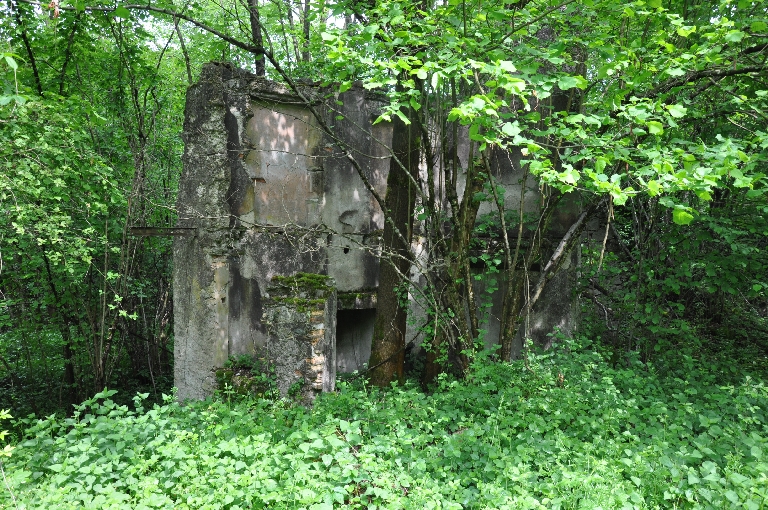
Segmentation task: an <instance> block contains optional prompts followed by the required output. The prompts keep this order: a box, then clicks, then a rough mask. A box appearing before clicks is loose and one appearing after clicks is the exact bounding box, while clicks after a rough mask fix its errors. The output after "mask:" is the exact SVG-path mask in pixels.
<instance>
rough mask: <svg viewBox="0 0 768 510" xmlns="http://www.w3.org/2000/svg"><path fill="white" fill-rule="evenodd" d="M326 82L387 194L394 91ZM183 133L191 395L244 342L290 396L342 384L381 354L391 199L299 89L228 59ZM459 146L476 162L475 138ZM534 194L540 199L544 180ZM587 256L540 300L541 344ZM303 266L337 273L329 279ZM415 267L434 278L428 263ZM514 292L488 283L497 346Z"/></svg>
mask: <svg viewBox="0 0 768 510" xmlns="http://www.w3.org/2000/svg"><path fill="white" fill-rule="evenodd" d="M322 93H323V91H322V90H321V89H313V88H310V87H307V90H306V93H305V95H306V96H307V97H312V98H316V99H317V101H316V102H314V103H313V107H314V108H315V109H316V110H317V111H318V112H320V114H321V115H322V116H323V118H324V119H325V122H326V123H327V124H328V125H329V126H331V127H332V129H333V132H334V135H335V136H336V137H337V138H338V139H339V140H342V141H343V142H344V143H345V144H347V145H348V146H350V147H353V148H354V150H355V152H356V154H355V157H356V159H357V160H358V161H360V163H361V165H362V167H363V169H364V171H365V174H366V176H367V178H368V179H369V181H370V182H371V183H372V185H373V186H374V188H375V189H376V190H377V192H378V193H379V194H380V195H382V196H383V195H384V193H385V188H386V178H387V173H388V171H389V156H390V153H389V149H388V144H389V141H390V138H391V127H390V126H389V125H388V124H387V123H386V122H379V123H377V124H374V121H375V120H376V119H377V118H378V117H379V108H380V107H381V105H382V98H381V97H380V96H377V95H375V94H373V93H371V92H368V91H366V90H364V89H362V88H357V87H353V88H351V89H350V90H348V91H346V92H344V93H342V94H336V95H333V94H330V95H329V94H326V95H325V96H322V97H321V94H322ZM184 137H185V145H186V149H185V154H184V172H183V175H182V178H181V183H180V187H179V196H178V211H179V218H180V219H179V223H178V227H179V231H180V232H186V233H187V234H188V235H184V236H179V237H177V238H176V240H175V243H174V309H175V353H174V355H175V374H174V375H175V385H176V386H177V387H178V397H179V399H181V400H185V399H190V398H193V399H199V398H205V397H206V396H208V395H210V394H211V393H212V391H213V390H214V386H215V373H214V371H215V369H216V368H218V367H222V366H223V365H224V364H225V363H226V361H227V360H228V359H229V358H230V357H232V356H238V355H243V354H245V355H252V356H258V357H261V358H264V359H267V360H269V361H270V363H272V364H273V366H274V367H275V370H276V375H277V382H278V387H279V389H280V391H281V392H282V393H283V394H285V393H287V392H288V390H289V389H290V388H292V387H296V385H297V383H298V386H299V387H300V388H301V391H302V392H303V394H304V396H305V397H306V398H311V397H312V395H313V394H314V393H315V392H318V391H330V390H332V389H333V387H334V380H335V375H336V372H353V371H355V370H360V369H363V368H364V364H365V363H367V361H368V357H369V355H370V350H371V338H372V334H373V323H374V317H375V309H376V286H377V283H378V259H377V257H376V246H377V242H378V238H379V234H380V231H381V229H382V227H383V217H382V213H381V209H380V208H379V205H378V204H377V203H376V201H375V200H374V198H373V197H372V196H371V195H370V193H368V191H367V190H366V188H365V186H364V185H363V182H362V180H361V178H360V176H359V175H358V174H357V173H356V170H355V169H354V168H353V166H352V165H351V164H350V162H349V160H348V159H347V157H346V155H345V154H344V152H342V151H341V150H340V149H339V145H338V144H337V143H335V141H334V140H333V139H331V138H330V137H329V136H327V135H325V134H324V133H323V132H322V131H321V130H320V129H319V127H318V123H317V120H316V118H315V117H314V116H313V114H312V113H311V112H310V110H309V108H308V107H307V106H306V104H304V103H303V102H302V101H301V100H300V98H298V97H297V96H296V95H295V94H293V93H291V92H290V91H289V90H287V89H286V88H284V87H283V86H282V85H279V84H276V83H274V82H271V81H268V80H265V79H263V78H257V77H255V76H252V75H250V74H248V73H245V72H243V71H240V70H237V69H234V68H232V67H230V66H228V65H223V64H208V65H206V66H205V67H204V68H203V71H202V73H201V77H200V81H199V82H198V83H197V84H196V85H194V86H192V87H191V88H190V89H189V91H188V93H187V105H186V114H185V123H184ZM468 143H469V142H465V143H464V145H468ZM459 154H460V157H463V158H464V160H463V161H462V164H466V158H467V154H468V150H467V149H466V147H464V149H463V150H460V151H459ZM496 171H498V173H499V175H498V179H499V181H500V182H503V183H504V184H505V185H506V186H507V189H508V190H511V191H512V192H511V193H508V200H509V202H510V204H514V203H515V202H516V201H517V202H519V200H520V198H519V197H520V193H521V191H522V190H521V189H520V184H519V183H518V182H517V181H518V180H519V176H516V175H515V172H514V171H513V170H512V166H511V164H508V165H507V166H504V164H500V165H499V166H498V168H497V169H496ZM515 187H516V188H515ZM526 192H527V193H528V192H530V193H531V196H532V197H534V200H535V188H533V189H532V190H526ZM526 200H528V198H527V195H526ZM555 221H557V220H555ZM563 224H564V225H566V226H567V225H568V223H567V222H566V221H564V222H563ZM413 242H414V250H415V252H416V256H419V251H420V250H421V249H422V248H423V247H421V246H420V244H419V243H420V240H419V239H414V240H413ZM574 257H575V256H574ZM575 266H576V264H575V259H573V260H571V267H570V270H563V271H561V272H560V273H558V275H557V276H555V278H554V280H553V281H552V282H550V284H549V285H548V286H547V290H546V291H545V292H546V295H544V296H543V297H542V299H540V301H539V303H537V306H536V308H535V309H534V312H535V313H533V315H532V317H531V321H530V325H529V328H530V329H529V330H530V334H531V336H532V337H534V338H538V339H539V340H540V341H541V342H542V343H543V342H544V341H546V335H547V334H548V333H550V332H551V331H552V329H553V328H554V327H558V328H560V329H561V330H564V331H566V332H568V331H570V329H571V327H572V324H573V323H574V321H575V311H574V302H573V299H572V297H571V287H572V279H573V275H574V272H575V271H574V268H575ZM297 274H308V275H325V276H327V277H328V278H327V279H323V280H322V281H321V282H320V283H319V285H320V287H319V288H318V281H319V280H312V279H311V278H305V277H303V276H301V275H300V276H299V277H296V275H297ZM275 277H278V278H277V279H275ZM280 277H292V278H287V279H286V278H280ZM412 279H413V282H414V284H416V285H419V284H420V283H421V284H423V282H420V275H419V274H418V273H416V272H414V274H413V275H412ZM501 293H502V292H501V290H497V291H495V292H493V293H489V296H490V299H491V308H490V313H489V314H488V318H487V321H486V324H485V329H486V330H487V334H486V335H485V338H484V341H485V343H486V345H487V346H492V345H494V344H495V343H496V342H497V339H498V337H499V320H498V315H499V314H500V313H501V304H500V299H499V298H500V295H501ZM410 316H411V318H412V320H411V321H410V322H413V323H414V325H411V326H409V329H411V330H412V331H409V332H408V334H407V338H408V340H411V339H414V338H416V339H417V340H418V338H417V325H418V322H419V318H423V316H424V312H423V310H419V309H418V307H417V306H415V305H414V306H413V307H412V309H411V311H410ZM416 343H417V344H418V341H417V342H416Z"/></svg>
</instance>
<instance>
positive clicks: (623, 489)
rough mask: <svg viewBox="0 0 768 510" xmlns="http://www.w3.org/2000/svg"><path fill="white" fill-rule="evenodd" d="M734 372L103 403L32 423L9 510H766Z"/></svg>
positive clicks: (557, 374) (580, 371)
mask: <svg viewBox="0 0 768 510" xmlns="http://www.w3.org/2000/svg"><path fill="white" fill-rule="evenodd" d="M762 375H764V374H763V373H761V372H754V373H750V370H746V369H742V368H736V367H734V365H733V363H732V362H730V361H728V360H726V359H723V358H721V359H717V358H712V357H709V356H706V355H705V356H696V357H693V356H691V355H690V354H687V353H676V354H670V355H668V356H664V357H663V358H661V359H660V360H659V361H658V362H657V363H654V364H643V363H641V362H639V360H638V359H637V357H630V358H629V359H627V360H625V361H623V362H621V363H619V364H617V365H615V366H614V365H612V364H611V363H610V361H609V360H607V359H606V358H605V357H604V356H603V355H602V354H601V352H600V348H599V346H596V345H594V344H590V343H589V342H587V341H582V343H579V342H574V341H564V342H563V343H562V345H561V347H560V348H558V349H557V350H556V351H555V352H548V353H546V354H538V355H533V354H532V355H530V356H529V357H528V359H526V360H520V361H516V362H513V363H511V364H498V363H489V362H487V361H480V362H477V363H476V364H475V365H474V366H473V368H472V370H471V373H470V376H469V377H468V378H467V379H466V380H464V381H450V380H448V379H445V380H443V381H442V382H441V383H440V385H439V388H438V389H437V390H436V391H435V392H434V393H432V394H429V395H427V394H424V393H423V392H422V391H421V390H420V389H418V388H417V387H415V386H412V385H410V384H409V385H406V386H405V387H395V388H393V389H391V390H379V389H374V388H369V387H366V386H365V385H363V384H361V383H356V384H344V385H343V387H342V389H341V390H340V391H339V392H338V393H334V394H327V395H324V396H323V397H322V398H321V399H320V400H319V401H318V402H317V404H316V405H315V407H314V409H312V410H307V409H305V408H303V407H295V406H292V405H291V404H290V403H289V402H287V401H283V400H278V401H270V400H230V398H229V396H228V395H227V394H226V393H223V394H221V395H220V396H219V397H218V398H217V399H216V400H213V401H207V402H202V403H195V404H190V405H187V406H184V407H182V406H180V405H179V404H177V403H175V402H173V399H172V397H171V396H168V397H166V401H165V403H164V404H162V405H158V404H156V405H154V406H152V407H151V408H149V409H146V408H144V407H142V406H143V404H142V396H138V397H136V399H135V404H136V407H135V408H133V407H132V406H130V407H129V406H120V405H116V404H115V403H114V402H112V400H110V397H111V396H112V394H113V392H112V391H109V392H105V393H103V394H101V395H98V396H97V398H94V399H91V400H88V401H86V402H84V403H83V404H82V405H80V406H78V407H77V412H76V413H75V415H74V416H73V417H72V418H69V419H66V420H62V419H57V418H54V417H51V418H47V419H43V420H27V421H25V422H24V427H26V428H25V430H24V432H23V437H21V438H20V440H19V441H18V442H17V447H16V449H15V450H14V451H13V452H12V456H11V457H10V458H9V459H6V460H5V461H4V464H3V467H4V469H5V475H6V491H4V492H0V502H1V503H0V504H4V505H7V506H8V507H10V508H14V507H15V508H53V507H55V508H194V509H202V508H211V509H212V508H267V507H269V508H313V509H320V508H337V507H338V506H339V505H342V504H343V505H346V506H348V507H349V508H373V507H378V508H510V509H522V508H599V507H601V508H724V507H739V508H753V509H758V508H763V507H764V506H765V504H766V503H768V479H767V478H766V473H768V463H766V456H767V455H768V414H766V413H768V389H766V387H765V385H764V384H763V383H761V382H758V380H757V379H756V378H755V377H757V378H759V377H761V376H762Z"/></svg>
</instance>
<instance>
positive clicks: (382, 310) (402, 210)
mask: <svg viewBox="0 0 768 510" xmlns="http://www.w3.org/2000/svg"><path fill="white" fill-rule="evenodd" d="M407 115H408V117H409V118H412V112H411V111H410V110H409V111H408V112H407ZM392 124H393V126H392V153H393V156H394V157H393V158H392V160H391V163H390V169H389V175H388V176H387V195H386V198H385V208H386V210H387V212H386V214H387V216H388V220H387V221H386V222H385V225H384V238H383V248H382V256H381V267H380V270H379V287H378V291H377V310H376V322H375V324H374V330H373V342H372V345H371V358H370V361H369V364H368V366H369V367H370V368H371V374H370V377H371V383H373V384H375V385H377V386H389V384H390V383H391V382H392V381H395V380H398V381H399V380H402V378H403V365H404V361H405V329H406V320H407V317H408V312H407V294H406V292H407V283H408V273H409V271H410V267H411V247H410V245H406V244H405V243H404V242H403V239H402V238H401V236H399V235H398V233H397V231H399V232H400V234H401V235H402V237H403V238H405V240H406V241H410V239H411V231H412V230H413V211H414V206H415V203H416V190H415V189H414V186H413V182H414V179H415V178H416V176H417V174H418V167H419V157H420V151H419V147H420V146H419V132H418V129H417V128H416V126H414V124H413V123H412V124H409V125H406V124H405V123H404V122H403V121H402V120H401V119H399V118H398V117H397V116H395V117H394V121H393V123H392ZM395 229H397V230H395Z"/></svg>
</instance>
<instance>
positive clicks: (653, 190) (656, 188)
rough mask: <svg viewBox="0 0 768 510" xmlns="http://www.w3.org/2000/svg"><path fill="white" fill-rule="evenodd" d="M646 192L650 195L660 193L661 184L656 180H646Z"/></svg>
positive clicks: (653, 195)
mask: <svg viewBox="0 0 768 510" xmlns="http://www.w3.org/2000/svg"><path fill="white" fill-rule="evenodd" d="M647 186H648V194H649V195H650V196H652V197H655V196H656V195H658V194H660V193H661V192H662V191H663V190H664V188H662V187H661V184H659V183H658V182H656V181H648V185H647Z"/></svg>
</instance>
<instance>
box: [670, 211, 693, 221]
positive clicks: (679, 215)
mask: <svg viewBox="0 0 768 510" xmlns="http://www.w3.org/2000/svg"><path fill="white" fill-rule="evenodd" d="M672 221H674V222H675V223H677V224H678V225H688V224H689V223H690V222H691V221H693V215H692V214H691V213H689V212H688V211H686V210H685V209H674V210H673V211H672Z"/></svg>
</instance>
